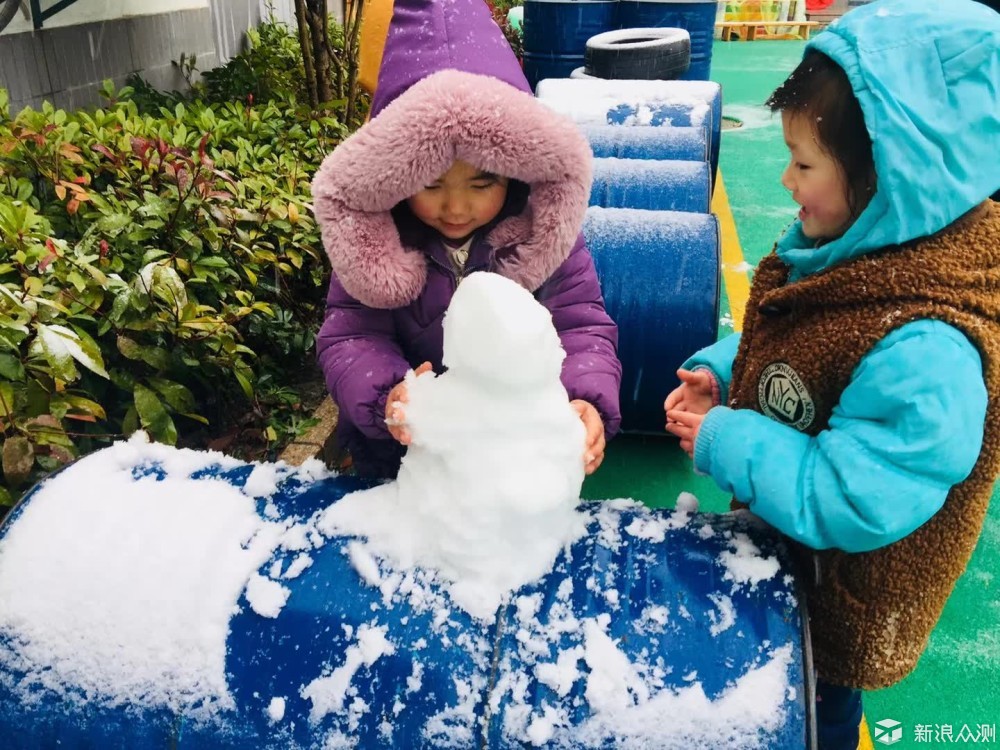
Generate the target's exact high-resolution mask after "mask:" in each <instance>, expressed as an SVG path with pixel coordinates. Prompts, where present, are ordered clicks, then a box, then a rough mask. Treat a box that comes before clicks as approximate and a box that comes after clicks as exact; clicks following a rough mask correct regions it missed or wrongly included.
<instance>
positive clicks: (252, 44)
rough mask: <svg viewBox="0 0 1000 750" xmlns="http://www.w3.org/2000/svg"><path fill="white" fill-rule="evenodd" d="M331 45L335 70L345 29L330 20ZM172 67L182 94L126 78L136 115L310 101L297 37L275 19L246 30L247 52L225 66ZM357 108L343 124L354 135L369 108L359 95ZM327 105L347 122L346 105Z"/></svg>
mask: <svg viewBox="0 0 1000 750" xmlns="http://www.w3.org/2000/svg"><path fill="white" fill-rule="evenodd" d="M329 39H330V45H331V47H332V50H333V51H334V52H335V53H339V54H340V55H341V57H339V58H335V59H334V60H333V61H332V63H331V64H333V65H336V64H337V62H336V61H337V60H338V59H344V60H346V59H347V56H344V55H343V49H344V33H343V28H342V27H341V26H340V25H339V24H338V23H337V22H336V21H335V20H333V19H332V18H331V19H330V22H329ZM346 64H349V63H346ZM174 65H175V66H177V67H178V68H180V70H181V71H182V72H183V73H184V76H185V78H186V79H187V80H188V85H189V90H188V91H186V92H180V91H169V92H165V91H159V90H157V89H156V88H154V87H152V86H151V85H150V84H149V83H148V82H146V81H145V80H144V79H143V78H142V77H141V76H140V75H138V74H136V73H133V74H132V75H130V76H129V77H128V85H129V87H130V88H131V89H132V93H131V95H130V98H131V99H132V100H133V101H135V102H136V104H137V105H138V106H139V109H140V111H142V112H153V113H155V112H157V111H158V110H159V109H160V108H161V107H168V108H171V109H172V108H173V107H174V106H175V105H176V104H177V103H179V102H183V103H187V102H191V101H196V100H202V101H206V102H212V103H226V102H233V101H240V102H245V103H250V104H261V103H264V102H269V101H282V102H284V101H288V100H289V99H294V100H295V101H296V102H299V103H303V104H304V103H306V102H308V101H309V94H308V92H307V91H306V74H305V67H304V64H303V60H302V48H301V47H300V45H299V37H298V35H297V33H296V30H295V29H293V28H292V27H290V26H289V25H288V24H286V23H283V22H282V21H278V20H277V19H276V18H275V17H274V15H273V13H272V14H270V15H269V16H268V18H267V20H265V21H263V22H261V24H260V25H259V26H257V28H255V29H249V30H247V35H246V44H245V49H244V50H243V51H242V52H240V53H239V54H238V55H236V56H235V57H233V58H232V59H231V60H229V62H227V63H226V64H224V65H221V66H219V67H217V68H212V69H210V70H204V71H199V69H198V67H197V58H196V57H195V56H190V57H189V56H187V55H181V59H180V60H177V61H174ZM196 72H199V73H200V76H201V80H200V81H196V80H195V75H194V74H195V73H196ZM334 72H335V73H336V71H334ZM346 75H347V72H346V71H340V79H344V77H345V76H346ZM357 103H358V105H360V106H355V107H354V108H353V109H352V113H351V114H350V116H349V119H350V122H347V123H346V125H347V127H348V129H349V130H352V131H353V130H355V129H356V128H357V127H359V126H360V125H361V123H362V122H364V119H365V117H366V116H367V112H368V106H369V104H370V102H369V101H368V97H367V95H364V94H359V95H358V102H357ZM328 105H329V106H330V107H331V109H332V111H333V112H335V113H336V115H337V116H338V117H339V118H341V120H344V119H346V118H347V117H348V115H347V113H346V111H345V110H346V109H348V108H347V107H346V99H345V100H343V101H341V100H338V101H334V102H330V103H328Z"/></svg>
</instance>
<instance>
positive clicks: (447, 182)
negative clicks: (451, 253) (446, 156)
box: [407, 160, 508, 240]
mask: <svg viewBox="0 0 1000 750" xmlns="http://www.w3.org/2000/svg"><path fill="white" fill-rule="evenodd" d="M507 182H508V180H507V178H506V177H498V176H497V175H494V174H490V173H489V172H484V171H483V170H481V169H479V168H478V167H474V166H472V165H471V164H469V163H468V162H464V161H460V160H459V161H456V162H455V163H454V164H452V165H451V168H450V169H449V170H448V171H447V172H445V173H444V174H443V175H441V176H440V177H438V178H437V179H436V180H435V181H434V182H433V183H431V184H430V185H428V186H427V187H425V188H424V189H423V190H421V191H420V192H419V193H417V194H416V195H414V196H413V197H412V198H410V199H409V200H408V201H407V203H408V204H409V206H410V210H412V211H413V213H414V215H415V216H416V217H417V218H418V219H420V221H422V222H424V224H426V225H427V226H429V227H431V228H433V229H436V230H437V231H438V232H440V233H441V234H442V235H444V236H445V237H446V238H448V239H449V240H463V239H465V238H466V237H468V236H469V235H471V234H472V233H473V232H475V231H476V230H477V229H479V228H480V227H482V226H485V225H486V224H489V223H490V222H491V221H493V219H495V218H496V217H497V214H499V213H500V209H501V208H503V203H504V200H505V199H506V198H507Z"/></svg>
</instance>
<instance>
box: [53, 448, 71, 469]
mask: <svg viewBox="0 0 1000 750" xmlns="http://www.w3.org/2000/svg"><path fill="white" fill-rule="evenodd" d="M49 455H50V456H52V458H55V459H57V460H58V461H59V463H61V464H63V465H65V464H68V463H69V462H70V461H72V460H73V459H74V458H76V456H74V455H73V453H72V452H71V451H69V450H68V449H66V448H64V447H62V446H61V445H50V446H49Z"/></svg>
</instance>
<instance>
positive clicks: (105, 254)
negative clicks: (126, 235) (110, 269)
mask: <svg viewBox="0 0 1000 750" xmlns="http://www.w3.org/2000/svg"><path fill="white" fill-rule="evenodd" d="M100 247H101V257H102V258H106V257H108V241H107V240H101V245H100Z"/></svg>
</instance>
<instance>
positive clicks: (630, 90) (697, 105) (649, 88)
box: [536, 78, 719, 127]
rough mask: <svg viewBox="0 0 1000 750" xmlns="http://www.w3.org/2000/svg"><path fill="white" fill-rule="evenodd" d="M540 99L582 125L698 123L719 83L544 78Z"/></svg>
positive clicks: (709, 108) (707, 108)
mask: <svg viewBox="0 0 1000 750" xmlns="http://www.w3.org/2000/svg"><path fill="white" fill-rule="evenodd" d="M536 95H537V97H538V99H539V100H540V101H541V102H542V103H544V104H546V105H548V106H549V107H551V108H552V109H554V110H555V111H556V112H559V113H561V114H564V115H568V116H569V117H570V119H572V120H573V121H574V122H576V123H578V124H581V125H603V124H613V125H626V126H631V125H639V126H642V125H652V126H661V125H666V126H671V125H673V126H682V127H691V126H693V127H699V126H701V125H703V124H704V123H705V119H706V118H707V117H709V116H710V113H711V109H712V107H711V103H712V102H713V101H714V100H715V99H716V98H717V97H718V96H719V85H718V84H717V83H712V82H709V81H620V80H617V81H605V80H600V79H587V80H577V79H558V78H549V79H546V80H544V81H540V82H539V84H538V88H537V92H536Z"/></svg>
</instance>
